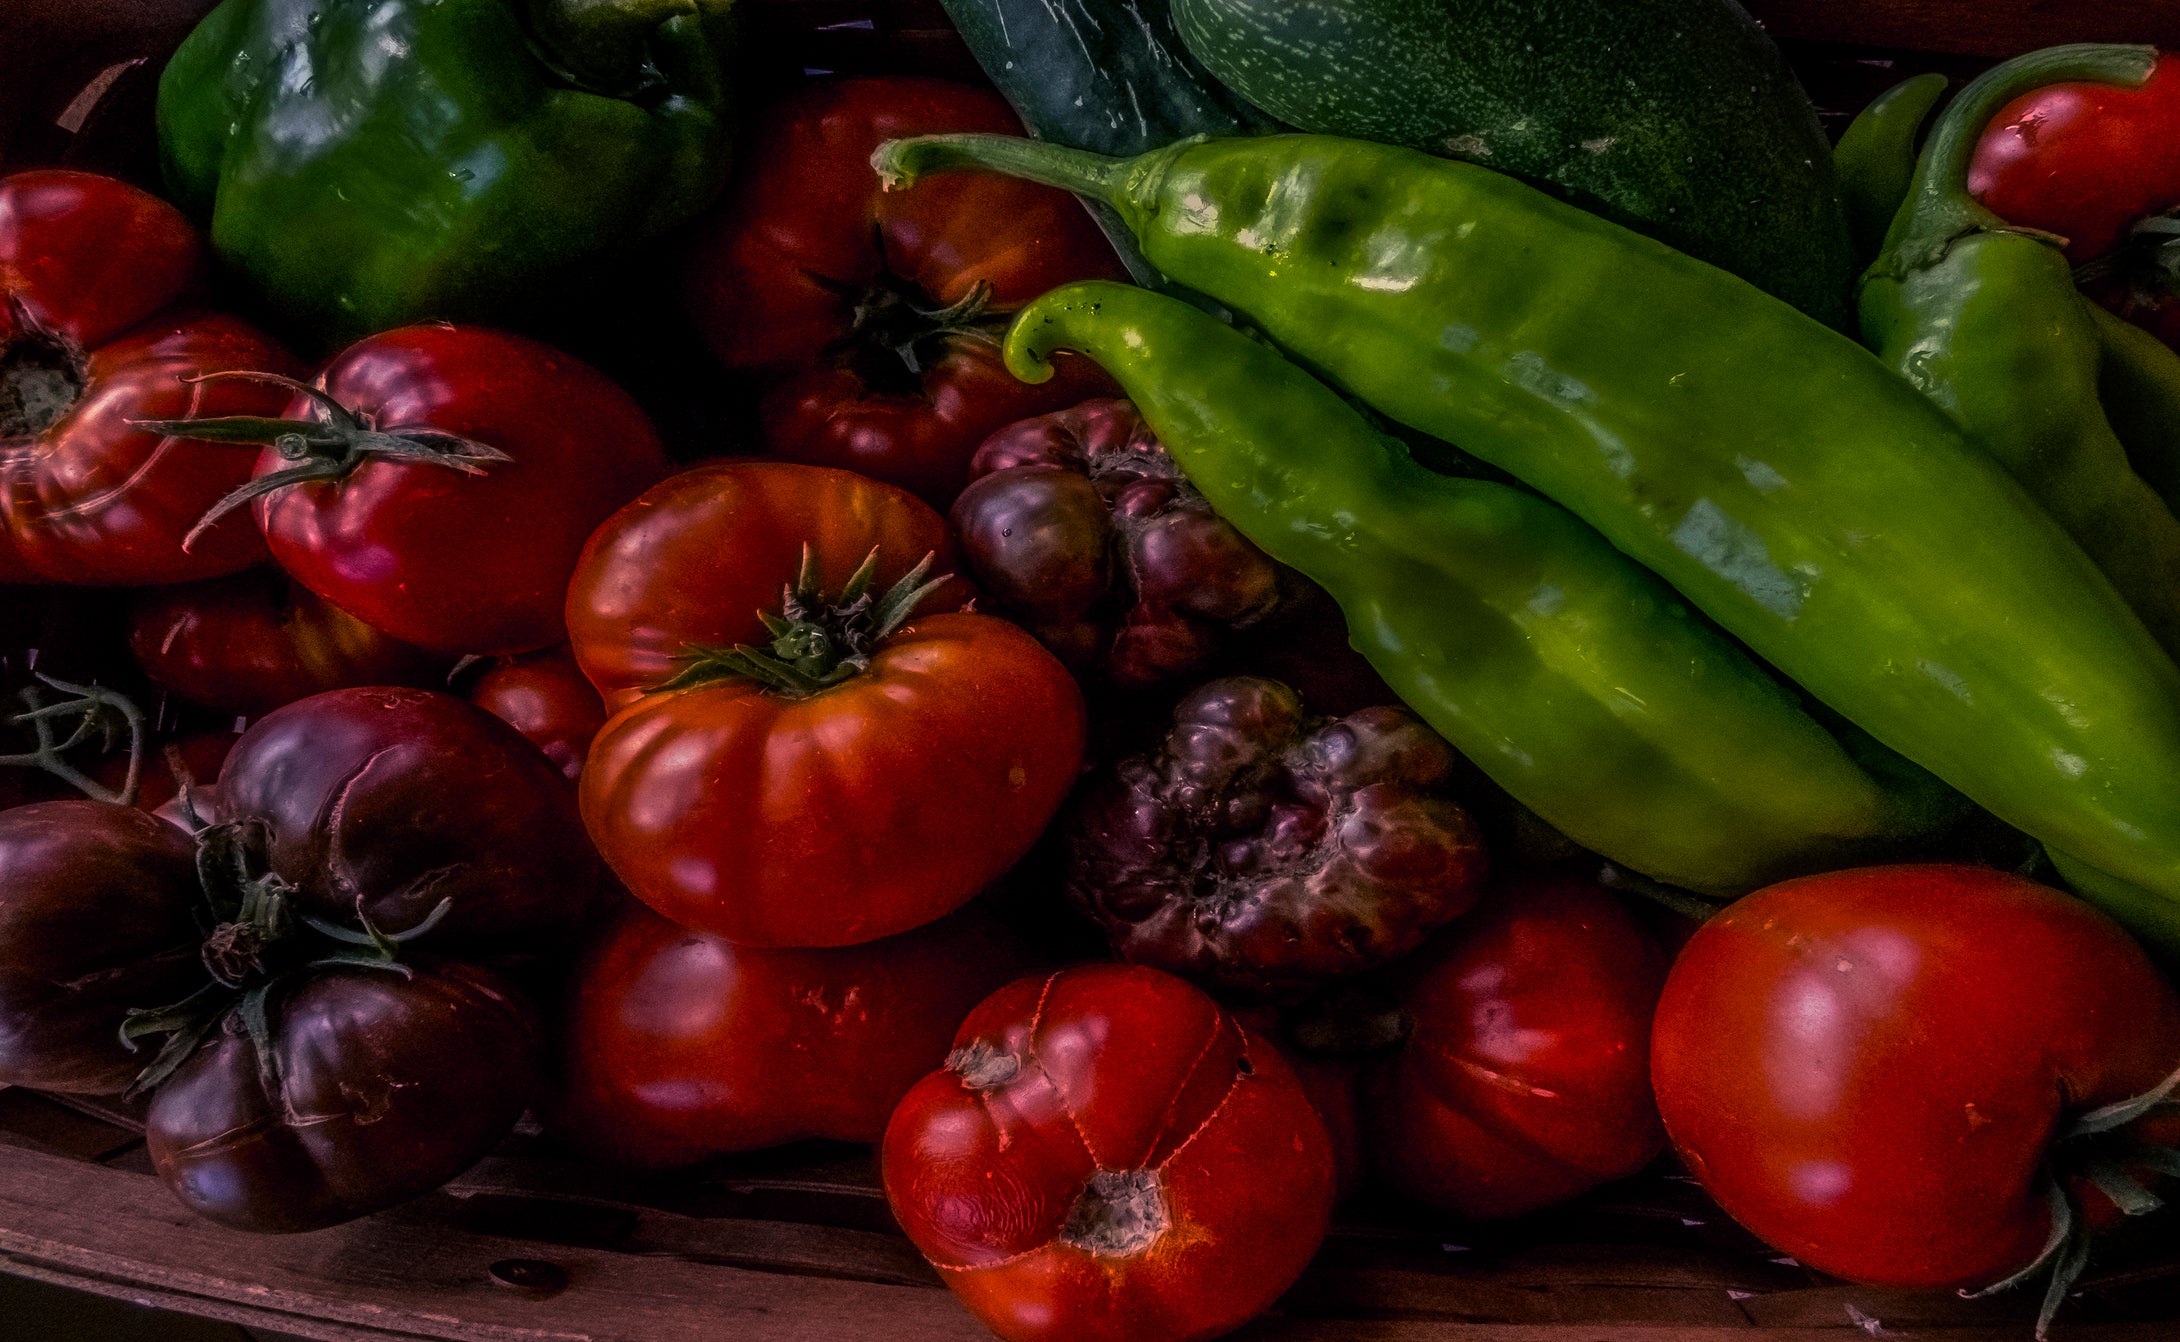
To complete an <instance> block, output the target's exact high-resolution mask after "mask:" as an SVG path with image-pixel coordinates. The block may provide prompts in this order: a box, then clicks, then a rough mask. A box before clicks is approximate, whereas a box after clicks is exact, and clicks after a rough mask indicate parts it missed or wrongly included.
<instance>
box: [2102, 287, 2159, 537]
mask: <svg viewBox="0 0 2180 1342" xmlns="http://www.w3.org/2000/svg"><path fill="white" fill-rule="evenodd" d="M2083 301H2084V302H2085V303H2087V302H2088V300H2086V299H2084V300H2083ZM2088 306H2089V316H2090V320H2092V321H2094V322H2095V323H2096V325H2097V335H2098V338H2099V339H2100V340H2101V341H2102V342H2103V346H2104V364H2103V368H2102V370H2101V373H2100V376H2099V378H2098V388H2099V392H2100V394H2101V397H2102V399H2103V401H2104V412H2105V417H2106V418H2107V419H2109V420H2111V421H2112V431H2113V432H2114V433H2117V434H2118V435H2119V440H2120V442H2122V443H2124V444H2125V445H2126V447H2127V460H2128V462H2129V463H2130V464H2132V465H2133V466H2134V468H2135V474H2136V475H2139V476H2141V477H2142V482H2143V483H2144V484H2146V485H2148V486H2149V487H2150V488H2151V489H2153V490H2155V491H2156V492H2157V496H2158V497H2159V498H2161V499H2163V500H2165V503H2166V506H2168V507H2173V508H2180V354H2176V353H2174V352H2173V350H2172V347H2171V346H2169V345H2167V344H2166V343H2165V342H2164V341H2162V340H2159V339H2158V338H2157V337H2156V336H2154V335H2151V334H2150V333H2149V332H2148V331H2145V330H2143V329H2142V328H2141V327H2139V326H2136V325H2135V324H2134V323H2133V322H2127V321H2121V320H2120V319H2119V318H2118V317H2115V316H2113V315H2112V314H2111V313H2109V312H2107V311H2105V310H2104V309H2103V308H2101V307H2099V306H2097V305H2096V304H2094V303H2089V304H2088Z"/></svg>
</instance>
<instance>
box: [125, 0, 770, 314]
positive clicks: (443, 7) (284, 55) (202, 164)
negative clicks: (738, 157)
mask: <svg viewBox="0 0 2180 1342" xmlns="http://www.w3.org/2000/svg"><path fill="white" fill-rule="evenodd" d="M734 3H735V0H224V3H222V4H221V5H220V6H219V7H218V8H217V9H215V10H213V11H212V13H211V14H210V15H209V16H207V17H206V18H205V20H204V21H203V22H202V23H201V24H199V25H198V26H197V28H196V30H195V31H194V32H192V33H191V34H190V36H189V38H188V39H187V40H186V41H185V42H183V43H182V46H181V49H180V50H179V51H177V52H176V53H175V55H174V59H173V60H172V62H170V63H169V64H168V66H167V68H166V71H165V73H164V74H163V75H162V76H161V78H160V81H159V104H158V121H159V142H160V148H161V152H162V154H163V155H164V158H165V162H166V171H167V178H168V181H169V183H170V184H171V185H172V186H173V187H174V190H175V193H176V197H177V199H179V200H180V201H181V202H182V203H183V204H184V206H185V207H187V208H190V209H192V210H194V211H196V212H198V213H200V214H209V215H210V217H211V232H212V243H213V245H214V247H215V248H217V250H218V251H219V253H220V255H221V256H222V257H223V258H224V259H225V260H226V261H227V262H228V263H229V264H231V265H233V266H234V267H235V268H236V269H237V270H238V271H240V272H241V273H242V274H243V275H244V276H245V277H246V278H247V279H249V280H250V282H251V283H252V284H254V285H255V286H256V287H257V289H258V290H259V291H260V292H261V294H262V295H263V296H264V298H265V300H266V301H267V303H268V304H269V305H270V306H271V307H272V308H273V309H274V310H275V311H276V312H278V313H279V314H280V315H281V317H282V318H283V319H284V320H286V321H288V322H290V323H292V324H293V325H295V326H297V327H299V328H301V329H302V330H304V331H305V332H307V333H308V334H310V335H312V336H314V337H317V338H320V339H322V340H324V341H325V342H327V343H328V344H329V345H330V344H339V343H345V342H346V341H347V340H349V339H352V338H354V337H357V336H360V335H365V334H369V333H371V332H375V331H383V330H388V329H390V328H393V327H396V326H401V325H405V324H407V323H410V322H415V321H420V320H425V319H434V318H445V319H474V318H478V317H482V316H488V315H491V314H492V313H494V312H495V311H496V310H498V309H499V308H501V307H502V306H504V305H505V304H507V303H508V302H509V301H511V300H513V299H515V298H517V297H520V296H523V295H525V294H529V293H532V292H534V291H536V290H538V289H539V288H541V287H543V286H544V285H545V282H546V281H547V280H549V279H550V278H551V277H553V276H555V275H557V274H559V273H560V272H562V271H564V270H565V269H567V268H568V267H570V266H572V265H574V264H576V263H578V262H581V261H585V260H588V259H590V258H592V257H595V256H598V255H601V254H604V253H608V252H613V251H618V250H625V249H627V248H629V247H631V246H633V245H635V244H637V243H640V242H642V241H643V240H645V239H648V238H654V237H657V236H658V235H659V234H661V233H663V232H665V231H666V230H667V229H670V228H672V227H674V226H675V225H677V224H679V223H681V222H683V221H684V220H686V219H688V218H689V217H691V216H692V215H694V214H695V213H696V212H697V211H698V210H700V209H702V208H703V207H704V205H705V204H706V203H707V202H709V201H710V200H711V198H712V196H713V195H714V194H715V193H716V192H717V190H718V189H719V187H720V186H721V185H722V184H723V183H724V181H725V179H726V171H727V158H728V148H729V146H728V132H729V129H730V125H731V121H732V108H731V106H730V104H729V100H728V96H727V87H726V70H725V65H726V48H727V46H728V44H729V43H730V42H731V32H730V27H731V25H730V23H729V18H730V13H731V10H732V8H733V6H734Z"/></svg>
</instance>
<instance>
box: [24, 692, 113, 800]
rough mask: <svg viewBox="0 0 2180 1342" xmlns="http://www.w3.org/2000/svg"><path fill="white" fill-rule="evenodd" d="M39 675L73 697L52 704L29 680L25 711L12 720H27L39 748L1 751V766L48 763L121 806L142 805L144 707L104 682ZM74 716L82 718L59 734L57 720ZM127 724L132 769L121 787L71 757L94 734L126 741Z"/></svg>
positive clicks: (72, 782)
mask: <svg viewBox="0 0 2180 1342" xmlns="http://www.w3.org/2000/svg"><path fill="white" fill-rule="evenodd" d="M38 679H39V680H41V681H43V682H44V683H45V684H46V685H48V686H50V687H51V688H53V689H56V690H59V691H60V692H61V693H63V694H66V695H70V696H72V697H71V698H69V699H66V700H63V701H61V702H60V703H54V704H48V703H46V702H45V697H44V696H43V695H42V694H40V693H39V692H38V687H37V686H35V685H29V686H25V687H24V688H23V690H22V700H23V704H24V706H25V711H24V712H21V713H17V714H16V715H15V716H13V717H11V718H9V719H8V721H9V723H11V724H12V725H15V726H26V725H27V726H28V727H29V728H30V729H31V732H32V733H33V735H34V736H35V737H36V739H37V748H36V749H34V750H29V751H25V752H23V753H21V754H17V755H0V767H20V768H31V769H43V770H45V771H46V772H47V773H49V774H52V775H53V776H54V777H55V778H58V779H60V780H61V781H62V782H64V783H67V784H68V785H69V786H70V787H73V788H75V789H76V790H77V791H78V792H81V793H82V794H83V795H84V796H86V797H89V798H90V799H91V800H93V801H103V802H111V803H113V804H115V805H117V806H134V805H136V798H137V793H138V791H139V789H140V787H141V784H142V781H143V773H144V713H143V710H142V709H139V708H138V707H137V706H136V704H135V703H134V702H133V701H132V700H130V698H129V697H128V696H127V695H125V694H122V693H119V692H118V691H115V690H109V689H106V688H104V687H103V686H98V685H73V684H70V683H69V682H67V681H65V680H56V679H55V678H53V677H52V676H48V675H45V674H43V673H38ZM68 717H73V718H75V719H76V727H75V730H74V731H72V732H70V733H69V734H68V736H67V737H66V738H65V739H62V738H59V737H57V736H56V734H55V732H54V730H53V724H54V722H55V721H57V720H59V719H62V718H68ZM124 730H125V731H127V733H128V737H129V772H128V774H127V775H126V777H125V778H124V779H123V781H122V784H121V786H120V787H119V788H118V789H116V788H108V787H106V786H104V785H103V784H101V783H100V782H99V781H98V780H97V779H95V778H92V777H91V776H90V775H88V774H86V773H84V772H83V771H82V770H80V769H78V768H76V767H75V766H74V765H72V764H70V763H69V762H68V758H67V757H68V754H69V752H71V751H73V750H75V749H76V748H78V747H79V746H81V745H83V744H84V743H85V742H87V741H89V740H90V739H91V738H92V737H93V736H94V735H97V736H101V737H103V738H104V748H105V749H107V750H112V749H113V748H114V747H115V746H117V745H119V744H120V737H121V733H122V732H123V731H124Z"/></svg>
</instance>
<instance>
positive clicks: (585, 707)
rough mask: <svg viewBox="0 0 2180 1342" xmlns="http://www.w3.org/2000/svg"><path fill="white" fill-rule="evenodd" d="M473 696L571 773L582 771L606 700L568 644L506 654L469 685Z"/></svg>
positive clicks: (603, 716)
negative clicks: (578, 662) (536, 650)
mask: <svg viewBox="0 0 2180 1342" xmlns="http://www.w3.org/2000/svg"><path fill="white" fill-rule="evenodd" d="M469 701H470V702H471V703H473V704H475V705H477V707H479V708H482V709H484V710H485V711H486V712H488V713H491V714H492V715H493V716H494V717H497V718H499V719H501V720H502V721H505V722H506V723H508V724H509V725H510V726H512V727H513V728H514V729H515V730H516V731H518V732H521V733H522V734H523V735H524V736H527V737H529V738H530V744H531V745H534V746H536V747H537V748H538V749H539V750H542V751H544V752H545V754H546V756H547V758H549V759H551V760H552V762H553V763H555V764H557V765H559V766H560V772H562V773H564V774H566V775H567V776H568V777H570V778H579V777H581V776H582V773H583V761H584V760H586V759H588V758H590V743H591V740H592V738H594V737H596V736H597V735H598V729H599V728H600V727H603V726H605V723H606V706H605V704H604V703H602V702H600V700H599V698H598V691H597V690H596V689H595V688H593V687H592V685H591V683H590V681H588V680H586V679H584V677H583V669H582V668H581V667H579V666H577V665H576V664H575V658H574V656H573V655H571V654H570V653H569V651H568V649H566V648H565V647H560V648H547V649H546V650H545V651H543V652H533V653H526V654H524V655H523V656H520V657H509V658H505V659H503V660H502V661H501V662H500V663H499V664H498V665H496V666H493V667H491V668H490V669H488V670H487V671H486V672H485V673H484V674H483V675H481V676H479V677H478V678H477V683H476V684H474V685H472V686H470V687H469Z"/></svg>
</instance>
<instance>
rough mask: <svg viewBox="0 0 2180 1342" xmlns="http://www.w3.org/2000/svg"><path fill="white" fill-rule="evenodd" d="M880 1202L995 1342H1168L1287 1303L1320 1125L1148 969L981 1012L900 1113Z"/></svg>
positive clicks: (1200, 1003) (1076, 973)
mask: <svg viewBox="0 0 2180 1342" xmlns="http://www.w3.org/2000/svg"><path fill="white" fill-rule="evenodd" d="M881 1162H882V1170H883V1174H884V1177H885V1185H886V1200H887V1201H888V1202H889V1203H890V1204H891V1205H892V1207H893V1214H894V1216H895V1217H896V1218H897V1219H898V1220H899V1221H900V1223H901V1227H902V1229H904V1230H906V1231H907V1232H908V1237H909V1238H910V1239H911V1240H913V1241H915V1244H916V1247H917V1248H918V1249H920V1250H922V1251H923V1254H924V1257H926V1258H928V1259H930V1260H931V1262H932V1264H933V1265H934V1266H935V1267H937V1268H938V1269H939V1272H940V1274H941V1276H943V1277H944V1278H945V1281H946V1284H947V1285H948V1286H949V1287H951V1288H952V1289H953V1291H954V1294H955V1295H957V1296H959V1297H960V1298H961V1301H962V1303H963V1304H965V1305H967V1306H968V1307H969V1311H970V1312H971V1313H973V1314H975V1315H976V1316H977V1318H978V1319H979V1320H981V1321H982V1322H983V1323H984V1325H985V1326H986V1327H988V1328H990V1329H991V1330H992V1331H993V1332H995V1333H997V1334H999V1335H1000V1336H1001V1337H1003V1338H1007V1339H1009V1342H1025V1340H1027V1339H1047V1338H1049V1339H1055V1340H1057V1339H1067V1342H1100V1340H1102V1339H1113V1340H1114V1342H1169V1340H1172V1342H1178V1340H1179V1339H1195V1338H1211V1337H1217V1336H1218V1335H1220V1334H1222V1333H1226V1332H1230V1331H1232V1330H1233V1329H1235V1328H1238V1327H1240V1326H1241V1325H1242V1324H1243V1323H1244V1322H1246V1321H1247V1320H1248V1319H1249V1318H1250V1317H1251V1316H1253V1315H1255V1314H1256V1313H1257V1312H1258V1311H1260V1310H1262V1309H1263V1308H1264V1307H1265V1306H1267V1305H1269V1304H1271V1303H1272V1301H1273V1300H1275V1299H1277V1298H1278V1296H1279V1294H1280V1293H1281V1292H1282V1291H1284V1290H1286V1289H1287V1287H1288V1286H1290V1285H1292V1284H1293V1282H1294V1280H1295V1278H1296V1277H1298V1276H1299V1275H1301V1272H1302V1269H1303V1267H1304V1266H1306V1265H1307V1264H1308V1262H1309V1260H1310V1257H1311V1255H1312V1254H1314V1253H1315V1252H1316V1251H1317V1246H1318V1245H1319V1244H1320V1243H1321V1242H1322V1241H1323V1239H1324V1235H1325V1227H1326V1224H1327V1222H1328V1221H1329V1219H1330V1217H1331V1212H1332V1199H1333V1177H1334V1176H1333V1156H1332V1149H1331V1143H1330V1141H1329V1139H1328V1138H1327V1137H1326V1135H1325V1126H1324V1123H1323V1122H1322V1121H1321V1120H1320V1119H1319V1118H1318V1116H1317V1112H1316V1110H1315V1109H1313V1108H1312V1107H1311V1105H1310V1101H1309V1099H1308V1097H1307V1096H1306V1095H1305V1094H1304V1093H1303V1090H1302V1087H1301V1084H1300V1083H1299V1082H1298V1081H1297V1080H1296V1079H1295V1076H1294V1073H1293V1071H1292V1070H1291V1069H1290V1068H1289V1067H1288V1066H1287V1064H1286V1062H1285V1061H1284V1060H1283V1059H1282V1058H1281V1057H1280V1056H1279V1052H1278V1050H1276V1049H1274V1048H1272V1047H1270V1046H1269V1045H1268V1044H1267V1043H1266V1042H1265V1041H1264V1040H1262V1039H1260V1038H1258V1037H1257V1036H1255V1035H1253V1034H1251V1033H1249V1031H1248V1030H1246V1029H1245V1028H1244V1027H1243V1026H1242V1025H1241V1024H1240V1022H1238V1021H1237V1020H1236V1019H1235V1018H1234V1017H1233V1016H1232V1015H1231V1014H1229V1013H1228V1012H1227V1011H1226V1010H1224V1009H1223V1008H1221V1007H1220V1006H1219V1004H1218V1003H1216V1002H1214V1001H1213V1000H1211V998H1209V997H1208V996H1206V995H1205V994H1204V993H1203V992H1202V991H1201V990H1199V989H1197V988H1193V987H1191V986H1189V985H1188V984H1187V983H1184V982H1183V981H1181V980H1180V979H1177V978H1174V977H1173V976H1172V975H1170V974H1166V973H1163V972H1161V971H1159V970H1155V969H1148V968H1144V967H1141V966H1136V965H1091V966H1086V967H1083V968H1079V969H1068V970H1062V971H1060V972H1058V973H1055V974H1052V975H1050V976H1047V977H1044V978H1030V979H1024V980H1021V981H1020V982H1017V983H1014V984H1012V985H1010V986H1008V987H1006V988H1002V989H1001V990H1000V991H999V992H997V993H995V994H993V995H992V996H991V997H990V998H988V999H986V1000H985V1001H984V1003H983V1004H982V1005H980V1006H979V1007H977V1008H976V1010H975V1011H973V1012H971V1013H970V1015H969V1018H968V1020H967V1021H965V1022H963V1024H962V1027H961V1031H960V1033H959V1034H957V1035H956V1036H955V1039H954V1051H953V1053H952V1055H951V1056H949V1057H948V1058H947V1061H946V1066H945V1068H944V1069H942V1070H940V1071H937V1072H933V1073H932V1074H931V1075H930V1076H928V1077H925V1078H924V1079H923V1080H922V1081H921V1082H919V1083H917V1085H916V1088H915V1089H914V1090H912V1091H910V1092H909V1093H908V1097H907V1098H906V1099H904V1100H902V1101H901V1106H900V1108H899V1109H897V1110H895V1111H894V1115H893V1121H892V1122H891V1123H890V1124H889V1125H888V1126H887V1128H886V1137H885V1144H884V1146H883V1148H882V1152H881Z"/></svg>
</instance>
